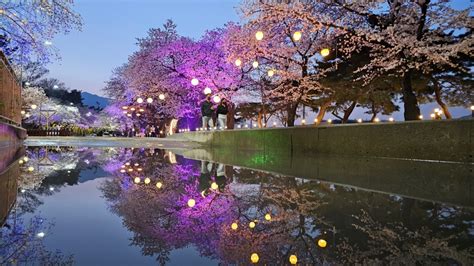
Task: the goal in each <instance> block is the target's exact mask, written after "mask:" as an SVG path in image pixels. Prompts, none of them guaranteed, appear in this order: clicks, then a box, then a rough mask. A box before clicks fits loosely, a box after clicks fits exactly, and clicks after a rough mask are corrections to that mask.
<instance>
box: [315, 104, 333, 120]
mask: <svg viewBox="0 0 474 266" xmlns="http://www.w3.org/2000/svg"><path fill="white" fill-rule="evenodd" d="M330 104H331V101H327V102H325V103H323V104H322V105H321V106H320V107H319V112H318V115H317V116H316V119H318V122H316V123H315V125H319V124H321V122H322V121H323V118H324V115H325V114H326V110H327V109H328V107H329V105H330Z"/></svg>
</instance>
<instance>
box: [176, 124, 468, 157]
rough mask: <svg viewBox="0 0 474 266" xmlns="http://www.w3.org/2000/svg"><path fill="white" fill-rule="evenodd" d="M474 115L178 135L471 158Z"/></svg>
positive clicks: (300, 148)
mask: <svg viewBox="0 0 474 266" xmlns="http://www.w3.org/2000/svg"><path fill="white" fill-rule="evenodd" d="M473 130H474V120H451V121H449V120H443V121H423V122H420V121H412V122H402V123H378V124H350V125H331V126H318V127H313V126H307V127H294V128H268V129H254V130H228V131H215V132H190V133H184V134H176V135H174V136H173V137H172V138H181V139H186V140H190V141H194V142H199V143H201V144H204V145H206V146H211V147H213V148H214V147H215V148H218V149H231V150H247V151H259V152H262V153H264V154H265V155H266V156H270V155H272V156H273V155H277V156H286V157H292V156H295V155H315V154H334V155H347V156H364V157H389V158H406V159H423V160H441V161H456V162H473V157H472V151H473V145H474V142H473V141H472V139H473V136H474V134H472V133H473Z"/></svg>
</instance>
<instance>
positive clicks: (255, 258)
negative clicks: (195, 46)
mask: <svg viewBox="0 0 474 266" xmlns="http://www.w3.org/2000/svg"><path fill="white" fill-rule="evenodd" d="M259 260H260V258H259V257H258V254H257V253H252V255H250V261H251V262H252V263H258V261H259Z"/></svg>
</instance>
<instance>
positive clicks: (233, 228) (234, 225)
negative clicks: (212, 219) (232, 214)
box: [230, 223, 239, 230]
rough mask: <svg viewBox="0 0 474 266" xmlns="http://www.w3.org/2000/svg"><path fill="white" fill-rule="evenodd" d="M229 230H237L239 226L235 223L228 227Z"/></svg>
mask: <svg viewBox="0 0 474 266" xmlns="http://www.w3.org/2000/svg"><path fill="white" fill-rule="evenodd" d="M230 228H232V230H237V228H239V225H238V224H237V223H232V224H231V225H230Z"/></svg>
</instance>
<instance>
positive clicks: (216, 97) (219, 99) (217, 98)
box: [212, 95, 221, 103]
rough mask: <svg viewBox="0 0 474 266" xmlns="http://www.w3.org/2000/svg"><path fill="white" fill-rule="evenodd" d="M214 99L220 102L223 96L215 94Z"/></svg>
mask: <svg viewBox="0 0 474 266" xmlns="http://www.w3.org/2000/svg"><path fill="white" fill-rule="evenodd" d="M212 100H213V101H214V102H215V103H220V102H221V97H219V95H215V96H214V97H213V98H212Z"/></svg>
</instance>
